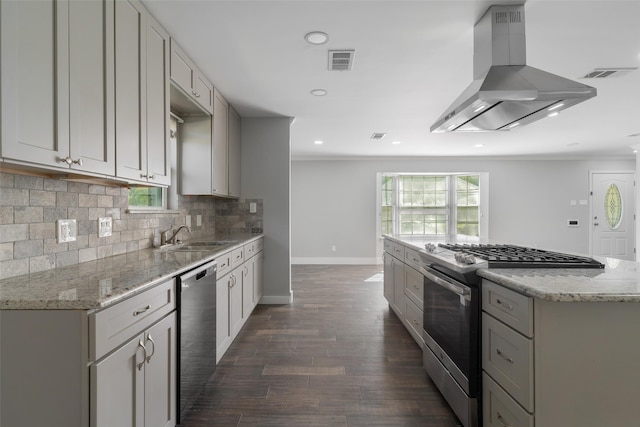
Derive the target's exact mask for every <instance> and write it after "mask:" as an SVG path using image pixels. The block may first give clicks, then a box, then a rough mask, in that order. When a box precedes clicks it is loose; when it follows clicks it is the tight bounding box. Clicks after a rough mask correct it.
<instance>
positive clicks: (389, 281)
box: [383, 252, 395, 305]
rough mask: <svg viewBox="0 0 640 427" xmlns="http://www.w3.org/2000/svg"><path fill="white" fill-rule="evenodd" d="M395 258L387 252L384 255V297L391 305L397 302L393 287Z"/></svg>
mask: <svg viewBox="0 0 640 427" xmlns="http://www.w3.org/2000/svg"><path fill="white" fill-rule="evenodd" d="M392 259H393V257H392V256H391V255H390V254H388V253H387V252H385V253H384V272H383V274H384V276H383V277H384V279H383V280H384V282H383V286H384V291H383V292H384V297H385V298H386V299H387V302H388V303H389V304H391V305H393V304H394V302H395V292H394V286H393V262H392Z"/></svg>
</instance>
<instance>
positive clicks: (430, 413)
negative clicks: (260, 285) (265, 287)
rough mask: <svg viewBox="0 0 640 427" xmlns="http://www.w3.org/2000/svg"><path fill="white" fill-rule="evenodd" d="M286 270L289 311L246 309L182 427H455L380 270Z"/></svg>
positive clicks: (309, 267) (285, 308)
mask: <svg viewBox="0 0 640 427" xmlns="http://www.w3.org/2000/svg"><path fill="white" fill-rule="evenodd" d="M292 270H293V271H292V288H293V295H294V302H293V304H291V305H278V306H274V305H269V306H267V305H260V306H258V307H257V308H256V309H255V311H254V312H253V314H252V315H251V317H250V318H249V320H248V321H247V323H246V325H245V327H244V328H243V330H242V331H241V332H240V334H239V335H238V337H237V338H236V340H235V341H234V342H233V344H232V345H231V347H230V348H229V350H228V351H227V353H226V354H225V356H224V357H223V359H222V360H221V361H220V363H219V365H218V367H217V369H216V372H215V374H214V375H213V376H212V377H211V379H210V381H209V383H208V384H207V386H206V389H205V391H204V393H203V394H202V396H201V397H200V399H199V401H198V402H197V403H196V405H195V406H194V408H193V409H192V411H191V412H190V413H189V415H188V416H187V417H186V419H185V420H184V421H183V423H182V424H181V425H182V426H185V427H204V426H258V425H259V426H421V427H456V426H458V425H459V424H458V422H457V420H456V418H455V416H454V415H453V413H452V412H451V409H450V408H449V407H448V406H447V404H446V402H445V401H444V400H443V398H442V397H441V395H440V394H439V393H438V391H437V390H436V388H435V386H434V385H433V383H432V382H431V381H430V380H429V378H428V376H427V375H426V374H425V372H424V370H423V369H422V359H421V358H422V353H421V350H420V348H419V347H418V346H417V345H416V344H415V342H414V341H413V339H412V338H411V336H410V335H409V333H408V332H407V331H406V329H405V328H404V326H403V325H402V324H401V322H400V321H399V320H398V318H397V317H396V316H395V314H394V313H392V312H391V311H390V310H389V306H388V304H387V302H386V300H385V299H384V297H383V296H382V268H381V267H380V266H317V265H307V266H297V265H296V266H293V268H292Z"/></svg>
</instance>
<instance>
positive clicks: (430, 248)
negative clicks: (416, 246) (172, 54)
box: [424, 243, 436, 252]
mask: <svg viewBox="0 0 640 427" xmlns="http://www.w3.org/2000/svg"><path fill="white" fill-rule="evenodd" d="M424 249H425V250H426V251H427V252H433V251H435V250H436V245H434V244H433V243H427V244H426V245H424Z"/></svg>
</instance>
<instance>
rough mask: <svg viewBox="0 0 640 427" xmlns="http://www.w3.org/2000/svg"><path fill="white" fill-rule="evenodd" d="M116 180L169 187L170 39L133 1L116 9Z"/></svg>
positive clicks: (119, 3)
mask: <svg viewBox="0 0 640 427" xmlns="http://www.w3.org/2000/svg"><path fill="white" fill-rule="evenodd" d="M115 40H116V42H115V58H116V68H115V70H116V71H115V80H116V120H117V123H118V126H117V128H116V146H117V151H116V153H117V154H116V155H117V161H116V174H117V176H118V177H120V178H125V179H127V180H129V181H132V180H133V181H141V182H145V183H149V184H156V185H170V184H171V169H170V162H169V160H170V158H169V132H168V131H169V123H168V120H169V75H168V70H169V34H168V33H167V32H166V31H165V30H164V29H163V28H162V27H161V26H160V24H158V22H157V21H156V20H155V19H153V17H151V15H149V14H148V13H147V11H146V10H145V8H144V7H143V6H142V4H141V3H140V2H139V1H137V0H119V1H117V2H116V8H115Z"/></svg>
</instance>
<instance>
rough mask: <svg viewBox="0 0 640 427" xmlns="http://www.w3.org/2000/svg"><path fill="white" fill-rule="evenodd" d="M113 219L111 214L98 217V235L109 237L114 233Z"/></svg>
mask: <svg viewBox="0 0 640 427" xmlns="http://www.w3.org/2000/svg"><path fill="white" fill-rule="evenodd" d="M112 230H113V221H112V219H111V217H110V216H107V217H104V218H98V237H109V236H111V234H112Z"/></svg>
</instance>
